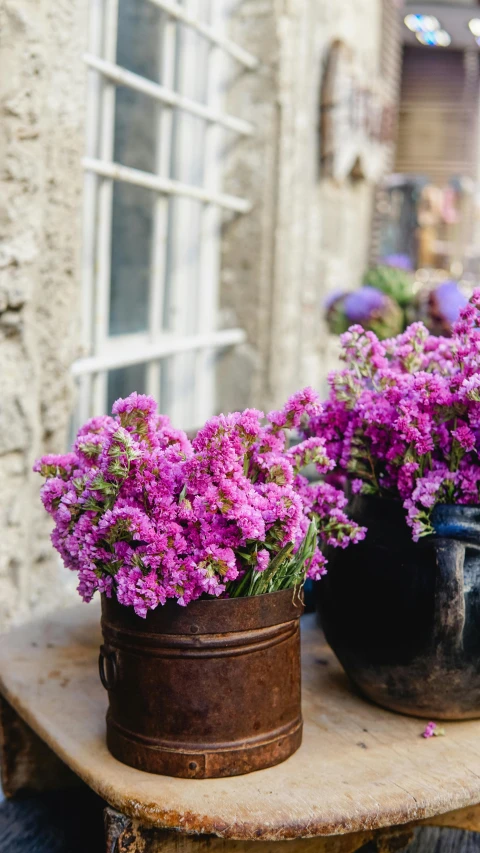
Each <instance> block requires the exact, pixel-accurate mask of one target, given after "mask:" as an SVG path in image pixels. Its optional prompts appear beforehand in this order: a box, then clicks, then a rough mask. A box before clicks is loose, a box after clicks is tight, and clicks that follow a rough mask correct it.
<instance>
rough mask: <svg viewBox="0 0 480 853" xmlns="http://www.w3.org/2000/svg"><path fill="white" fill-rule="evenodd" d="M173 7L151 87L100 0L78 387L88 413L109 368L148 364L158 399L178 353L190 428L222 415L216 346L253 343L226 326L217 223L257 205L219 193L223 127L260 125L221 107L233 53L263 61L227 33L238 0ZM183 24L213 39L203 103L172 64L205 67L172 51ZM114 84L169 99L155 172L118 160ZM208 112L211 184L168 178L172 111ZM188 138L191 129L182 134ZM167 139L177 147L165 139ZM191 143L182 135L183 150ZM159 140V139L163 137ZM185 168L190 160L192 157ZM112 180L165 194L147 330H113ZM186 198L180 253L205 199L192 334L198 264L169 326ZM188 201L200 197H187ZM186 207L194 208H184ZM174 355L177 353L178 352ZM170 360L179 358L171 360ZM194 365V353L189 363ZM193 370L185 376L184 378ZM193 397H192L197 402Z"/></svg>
mask: <svg viewBox="0 0 480 853" xmlns="http://www.w3.org/2000/svg"><path fill="white" fill-rule="evenodd" d="M149 2H150V3H153V5H155V6H157V7H159V8H160V9H161V10H162V11H163V13H165V14H164V25H163V27H162V35H161V39H162V44H161V56H162V72H163V73H162V84H161V85H160V84H157V83H153V82H152V81H151V80H148V79H146V78H144V77H142V76H140V75H138V74H135V73H133V72H131V71H129V70H128V69H126V68H122V67H121V66H119V65H117V64H116V50H117V20H118V4H119V0H91V18H90V34H89V52H88V53H87V54H86V56H85V61H86V63H87V66H88V72H87V74H88V82H87V117H86V128H87V132H86V156H85V158H84V161H83V165H84V168H85V179H84V224H83V255H82V277H83V282H82V294H83V295H82V322H83V325H82V353H83V354H82V357H81V358H79V359H77V360H76V361H75V362H74V364H73V366H72V373H73V375H74V377H75V378H76V380H77V382H78V386H79V395H78V411H77V418H78V420H79V421H82V420H85V419H86V418H88V417H91V416H92V415H96V414H101V413H103V412H105V410H106V390H107V376H108V371H109V370H114V369H117V368H120V367H127V366H129V365H133V364H143V363H144V364H145V365H146V371H147V374H146V375H147V389H146V390H147V393H150V394H152V395H153V396H154V397H157V398H158V394H159V389H160V369H161V362H162V359H165V358H169V362H171V366H172V369H171V371H170V379H169V384H170V385H171V387H172V389H173V393H172V395H171V405H170V411H169V412H168V413H169V414H170V415H171V417H172V420H173V421H174V423H176V425H178V426H182V427H184V428H192V427H195V426H198V425H199V424H201V423H202V422H203V421H204V420H205V418H207V417H209V416H210V415H211V414H213V413H214V406H215V359H214V356H215V353H216V352H217V351H218V350H219V349H220V348H223V347H226V346H232V345H236V344H239V343H241V342H243V341H244V340H245V332H244V331H243V329H240V328H230V329H222V330H218V329H217V309H218V288H219V277H220V270H219V262H220V227H221V216H222V210H227V211H230V212H233V213H234V214H244V213H248V211H249V210H250V208H251V205H250V203H249V201H248V200H247V199H244V198H238V197H236V196H232V195H228V194H225V193H223V192H222V191H221V172H222V165H223V150H222V146H223V139H224V135H225V133H235V134H239V135H240V136H250V135H252V134H253V133H254V128H253V126H252V125H251V124H250V123H249V122H247V121H245V120H244V119H241V118H238V117H235V116H230V115H228V114H226V113H225V112H223V110H222V102H223V97H224V92H225V87H226V61H227V58H228V61H230V60H232V59H233V60H235V61H236V62H237V63H240V65H242V66H243V67H244V68H245V69H255V68H257V66H258V61H257V59H256V58H255V57H254V56H252V55H251V54H250V53H248V52H247V51H246V50H244V49H243V48H241V47H239V46H238V45H237V44H235V43H234V42H232V41H231V40H230V39H229V38H228V37H227V36H226V35H225V29H226V22H227V16H228V7H229V3H230V2H231V0H211V8H212V10H213V11H212V15H213V16H214V19H213V21H212V22H210V23H209V24H206V23H205V22H204V21H202V20H201V19H200V18H199V16H198V15H197V14H196V10H197V6H198V4H199V2H200V0H184V3H183V5H180V4H179V3H176V2H171V0H149ZM178 27H182V28H185V30H184V31H182V38H183V39H186V42H185V43H186V44H187V45H188V38H189V35H188V34H189V33H192V34H195V35H194V37H195V38H196V39H197V43H198V36H201V37H203V38H204V39H205V40H206V42H207V44H208V46H209V47H208V59H207V72H206V73H207V99H206V103H199V102H197V101H196V100H193V99H191V98H187V97H185V96H183V95H182V94H179V93H178V92H176V91H175V90H174V68H175V62H176V61H177V62H178V61H179V62H180V68H181V73H182V74H185V75H187V77H188V75H192V74H193V75H194V74H195V73H196V68H195V61H194V58H193V55H194V53H195V52H194V51H192V50H182V53H181V56H180V57H175V50H176V43H177V38H176V30H177V28H178ZM117 85H122V86H127V87H129V88H131V89H133V90H136V91H138V92H141V93H142V94H144V95H146V96H147V97H149V98H151V99H152V101H153V102H157V103H160V104H161V105H162V109H161V110H160V111H159V112H160V118H159V127H158V128H157V137H158V138H159V139H161V140H162V144H161V145H160V147H159V150H158V151H157V156H156V170H155V173H149V172H143V171H140V170H138V169H133V168H129V167H127V166H124V165H122V164H121V163H115V162H113V148H114V138H113V137H114V123H115V92H116V87H117ZM175 110H180V111H184V112H185V113H186V114H187V115H193V116H195V117H197V118H201V119H203V120H204V121H205V123H206V130H205V136H204V143H203V145H202V148H203V150H202V154H201V156H202V157H203V163H202V169H203V175H204V186H198V185H197V184H196V183H193V182H190V181H189V180H188V174H187V179H186V180H172V178H171V177H170V175H169V167H170V162H171V153H172V152H171V141H172V128H173V116H174V111H175ZM184 135H185V134H184ZM165 140H168V143H166V142H165ZM188 145H189V140H183V146H184V148H185V149H186V150H185V151H184V153H183V155H182V152H181V150H180V157H182V156H184V157H185V158H186V161H188V157H191V156H192V155H191V153H190V152H191V149H192V147H193V146H192V144H191V141H190V152H189V150H188ZM181 147H182V139H181V138H180V149H181ZM157 148H158V145H157ZM186 165H187V168H186V173H188V162H186ZM114 181H123V182H127V183H131V184H134V185H136V186H139V187H146V188H148V189H151V190H154V191H155V193H156V200H155V208H154V220H153V235H152V247H153V248H152V257H151V267H150V293H149V306H148V318H149V327H148V330H147V331H145V332H142V333H139V334H129V335H115V336H111V335H109V333H108V330H109V304H110V277H111V269H110V266H111V237H112V233H111V231H112V199H113V185H114ZM171 198H178V199H179V202H178V204H177V208H176V209H177V210H178V212H177V213H175V214H174V223H173V227H172V234H173V242H174V243H176V246H175V245H174V247H173V249H174V251H176V252H177V255H178V257H179V258H180V259H181V253H182V239H183V238H182V231H183V232H184V230H185V229H184V227H182V229H181V228H180V222H179V223H178V226H177V227H176V222H175V218H176V217H180V218H181V211H182V205H185V206H186V205H188V200H189V199H195V200H196V201H197V202H198V201H200V202H202V208H201V213H200V216H201V220H200V233H201V235H202V237H201V241H200V247H199V257H198V267H197V270H196V279H197V285H196V286H197V287H198V288H199V292H200V294H201V299H200V300H198V304H199V306H200V309H199V311H198V312H197V315H196V317H195V328H194V329H193V330H192V329H191V328H189V329H188V331H185V323H184V319H185V318H184V314H185V311H186V310H187V308H188V302H189V289H188V288H189V287H190V284H189V280H188V279H189V268H188V264H187V265H184V264H182V262H181V260H180V263H179V264H178V265H177V268H175V269H174V271H173V276H174V279H175V280H174V286H173V293H174V295H175V296H174V298H175V303H176V304H175V305H174V310H173V312H172V313H173V323H172V324H171V327H170V328H169V329H168V331H166V330H165V328H164V322H163V318H162V306H163V298H164V287H165V279H166V255H167V245H166V241H167V224H168V200H169V199H171ZM190 203H191V202H190ZM187 209H188V208H187ZM191 352H195V353H196V358H195V364H194V368H193V373H194V375H193V376H192V367H191V365H190V367H188V366H187V367H185V366H183V367H182V358H181V356H182V354H185V353H191ZM175 356H177V357H175ZM170 357H172V358H171V359H170ZM183 360H184V361H185V359H183ZM185 371H187V372H188V376H186V375H185ZM185 380H188V382H189V383H190V386H191V385H192V381H193V400H192V399H189V400H188V404H187V403H186V401H185V400H184V399H182V398H181V395H180V396H179V397H178V398H177V395H176V394H175V388H176V387H178V388H181V387H182V382H185ZM191 397H192V394H191V393H190V398H191Z"/></svg>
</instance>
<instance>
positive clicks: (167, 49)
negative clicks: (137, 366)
mask: <svg viewBox="0 0 480 853" xmlns="http://www.w3.org/2000/svg"><path fill="white" fill-rule="evenodd" d="M176 31H177V24H176V22H175V21H174V20H172V19H171V18H170V17H168V16H167V15H165V16H164V20H163V21H162V28H161V39H160V46H161V54H160V55H161V60H160V65H161V69H160V71H161V77H160V79H161V81H162V83H163V84H164V85H165V86H167V87H169V88H173V87H174V85H175V61H176V39H177V32H176ZM172 134H173V110H172V107H170V106H168V105H162V106H161V107H160V106H158V105H157V132H156V142H155V145H156V156H155V161H156V173H157V175H159V176H160V177H165V178H168V177H169V176H170V163H171V151H172ZM168 211H169V197H168V196H167V195H163V194H161V193H158V195H156V197H155V202H154V219H153V231H152V256H151V274H150V303H149V332H150V339H151V341H152V342H155V341H156V340H158V338H159V337H160V335H161V334H162V331H163V327H164V316H163V315H164V302H165V284H166V275H167V239H168ZM160 377H161V364H160V362H159V361H153V362H151V363H150V364H149V365H148V367H147V391H148V393H149V394H151V395H152V396H153V397H155V398H156V399H159V398H160Z"/></svg>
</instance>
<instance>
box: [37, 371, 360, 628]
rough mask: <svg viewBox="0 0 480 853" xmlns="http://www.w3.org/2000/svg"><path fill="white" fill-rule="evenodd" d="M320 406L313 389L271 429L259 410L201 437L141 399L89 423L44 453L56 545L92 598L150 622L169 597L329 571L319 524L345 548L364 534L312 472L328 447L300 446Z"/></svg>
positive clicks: (282, 582) (264, 586)
mask: <svg viewBox="0 0 480 853" xmlns="http://www.w3.org/2000/svg"><path fill="white" fill-rule="evenodd" d="M320 411H321V407H320V405H319V402H318V399H317V397H316V395H315V393H314V392H313V391H312V390H311V389H308V388H307V389H305V390H304V391H301V392H299V393H298V394H296V395H294V396H293V397H292V398H291V399H290V400H289V401H288V402H287V404H286V405H285V407H284V408H283V409H282V410H281V411H280V412H272V413H271V414H269V415H268V417H267V421H266V423H264V421H263V413H262V412H259V411H257V410H255V409H247V410H246V411H244V412H237V413H234V414H229V415H219V416H218V417H214V418H212V419H211V420H209V421H208V422H207V423H206V424H205V426H204V427H203V428H202V429H201V430H200V431H199V432H198V434H197V436H196V437H195V438H194V439H193V441H192V442H190V441H189V440H188V439H187V436H186V435H185V433H183V432H181V431H180V430H175V429H173V427H172V426H171V424H170V422H169V420H168V418H166V417H163V416H160V415H158V414H157V411H156V404H155V402H154V400H153V399H151V398H150V397H146V396H142V395H138V394H131V395H130V396H129V397H128V398H127V399H124V400H122V399H120V400H117V402H116V403H115V404H114V406H113V411H112V417H107V416H105V417H99V418H94V419H93V420H90V421H89V422H88V423H86V424H85V426H84V427H82V428H81V429H80V430H79V433H78V435H77V439H76V441H75V444H74V447H73V450H72V452H71V453H67V454H65V455H62V456H54V455H49V456H44V457H43V458H42V459H40V460H39V461H38V462H37V463H36V465H35V470H36V471H39V472H40V473H41V474H42V475H43V476H44V477H45V478H46V482H45V484H44V485H43V487H42V492H41V495H42V501H43V504H44V506H45V508H46V510H47V511H48V512H49V513H50V514H51V516H52V517H53V519H54V521H55V528H54V530H53V533H52V541H53V544H54V545H55V547H56V548H57V550H58V551H59V553H60V555H61V556H62V558H63V561H64V563H65V565H66V566H67V567H68V568H70V569H72V570H74V571H76V572H78V576H79V587H78V589H79V592H80V594H81V595H82V597H83V598H84V600H85V601H89V600H90V599H91V598H92V596H93V594H94V593H95V591H96V590H100V591H101V592H103V593H105V594H106V595H107V596H111V595H112V594H115V595H116V596H117V598H118V600H119V601H120V602H121V603H122V604H124V605H130V606H132V607H134V609H135V612H136V613H137V614H138V615H140V616H145V615H146V613H147V611H148V610H149V609H153V608H155V607H157V605H159V604H164V603H165V602H166V600H167V599H168V598H175V599H177V600H178V602H179V604H182V605H186V604H188V602H189V601H192V600H194V599H197V598H199V597H200V596H202V595H213V596H219V595H232V596H233V595H236V594H257V593H258V592H264V591H273V590H275V589H280V588H287V587H289V586H293V585H296V584H298V583H303V581H304V580H305V575H306V574H307V575H308V576H309V577H313V578H316V579H318V578H320V577H321V575H322V574H324V572H325V562H326V561H325V558H324V557H323V555H322V554H321V552H320V550H319V547H318V539H317V532H318V534H319V536H320V539H321V540H323V541H325V542H328V543H329V544H331V545H339V546H340V547H345V546H346V545H348V544H349V543H350V542H355V541H358V539H360V538H362V536H363V535H364V530H363V529H362V528H359V527H358V526H357V525H355V524H354V523H353V522H350V521H349V520H348V518H347V516H346V515H345V513H344V506H345V503H346V501H345V498H344V496H343V494H342V493H341V492H337V491H336V490H335V489H333V488H332V487H331V486H329V485H327V484H325V483H318V484H316V485H311V484H310V483H309V482H308V481H307V479H306V478H305V477H303V476H302V475H301V474H300V473H299V471H300V469H301V468H302V467H304V466H305V465H307V464H309V463H314V464H315V465H317V467H318V469H319V470H320V471H321V472H327V471H328V470H330V469H331V468H332V466H333V464H334V463H333V462H331V460H330V459H329V458H328V457H327V454H326V451H325V444H324V441H323V440H322V439H321V438H317V437H310V438H308V439H307V440H305V441H303V442H302V443H301V444H299V445H296V446H294V447H292V448H290V449H289V448H288V446H287V437H286V430H288V429H295V428H296V429H299V428H301V427H302V425H304V424H305V422H306V420H308V418H312V417H316V416H318V415H319V414H320Z"/></svg>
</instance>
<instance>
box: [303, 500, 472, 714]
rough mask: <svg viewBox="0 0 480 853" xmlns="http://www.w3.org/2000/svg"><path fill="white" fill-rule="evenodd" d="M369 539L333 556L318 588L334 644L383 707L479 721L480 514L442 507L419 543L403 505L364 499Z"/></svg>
mask: <svg viewBox="0 0 480 853" xmlns="http://www.w3.org/2000/svg"><path fill="white" fill-rule="evenodd" d="M349 512H350V515H351V517H352V518H354V519H355V521H357V522H359V523H360V524H362V525H364V526H366V527H367V528H368V533H367V536H366V539H365V540H364V541H363V542H361V543H359V544H358V545H355V546H353V547H350V548H347V549H345V550H341V549H339V548H337V549H333V548H330V549H329V552H328V555H327V556H328V560H329V564H328V574H327V575H326V577H325V578H323V579H322V580H321V581H320V582H319V583H318V584H316V598H317V610H318V613H319V617H320V622H321V625H322V627H323V629H324V631H325V635H326V638H327V641H328V642H329V644H330V645H331V647H332V649H333V651H334V652H335V654H336V655H337V657H338V659H339V661H340V663H341V664H342V666H343V668H344V669H345V672H346V673H347V675H348V676H349V677H350V678H351V680H352V681H353V682H354V684H355V685H356V687H357V688H359V690H360V691H361V692H362V693H363V694H364V695H365V696H367V697H368V698H370V699H372V700H373V701H374V702H377V703H378V704H379V705H382V706H384V707H385V708H389V709H391V710H394V711H400V712H401V713H404V714H412V715H415V716H421V717H429V718H432V719H434V720H435V719H445V720H446V719H469V718H473V717H480V507H466V506H457V505H445V504H444V505H439V506H437V507H436V508H435V510H434V513H433V525H434V528H435V534H434V535H432V536H428V537H425V538H424V539H423V540H422V539H421V540H420V541H419V542H418V543H415V542H413V541H412V538H411V530H410V528H409V527H408V526H407V524H406V521H405V511H404V509H403V507H402V505H401V504H400V502H397V501H394V500H388V499H384V498H376V497H364V496H358V495H357V496H355V497H354V498H353V499H352V501H351V503H350V506H349Z"/></svg>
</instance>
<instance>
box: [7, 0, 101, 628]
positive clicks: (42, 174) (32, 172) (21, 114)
mask: <svg viewBox="0 0 480 853" xmlns="http://www.w3.org/2000/svg"><path fill="white" fill-rule="evenodd" d="M86 9H87V4H86V3H83V2H71V0H57V2H56V3H52V2H50V0H4V2H3V6H2V7H1V12H0V15H1V20H0V31H1V33H2V40H1V47H0V67H1V69H2V74H1V79H0V89H1V95H0V110H1V121H0V180H1V190H0V199H1V201H0V364H1V370H0V484H1V485H0V527H1V538H0V630H1V629H3V628H4V627H5V626H6V625H7V624H9V623H11V622H20V621H22V620H23V619H25V618H26V617H27V616H28V615H29V614H30V613H31V612H35V611H38V610H47V609H51V608H52V607H55V606H56V605H57V604H58V605H62V604H64V603H65V601H66V600H68V598H69V596H70V588H69V586H68V584H65V583H64V582H63V581H62V582H60V583H58V582H57V577H58V574H57V573H59V572H60V567H59V565H58V560H57V558H56V556H55V555H54V553H53V551H52V548H51V545H50V541H49V532H50V523H49V519H48V518H47V516H46V514H45V513H44V512H43V509H42V508H41V507H40V503H39V496H38V492H39V487H40V484H41V481H40V478H39V477H38V475H36V474H33V473H31V467H32V463H33V461H34V459H35V458H36V457H37V456H38V455H39V454H41V453H43V452H49V451H50V450H52V451H53V450H54V449H55V450H57V451H58V449H59V448H63V447H64V446H65V445H66V441H67V429H68V420H69V415H70V411H71V399H72V389H71V387H70V380H69V371H68V367H69V365H70V363H71V361H72V359H73V358H74V357H75V355H76V354H77V352H76V341H77V339H78V334H77V326H78V315H79V312H78V296H79V293H78V291H79V278H80V276H79V252H80V219H81V182H82V175H81V155H82V153H83V147H84V141H83V130H84V116H83V105H84V100H85V98H84V86H85V71H84V67H83V62H82V54H83V52H84V50H85V41H86V36H87V21H86ZM61 572H62V573H64V572H65V570H64V569H61Z"/></svg>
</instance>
